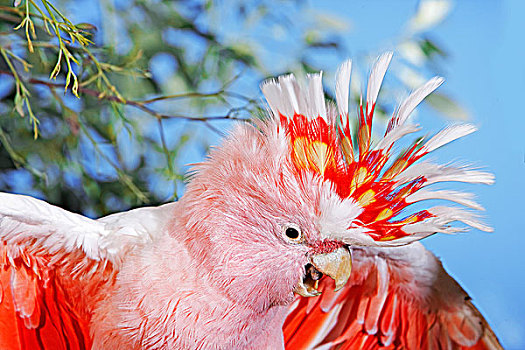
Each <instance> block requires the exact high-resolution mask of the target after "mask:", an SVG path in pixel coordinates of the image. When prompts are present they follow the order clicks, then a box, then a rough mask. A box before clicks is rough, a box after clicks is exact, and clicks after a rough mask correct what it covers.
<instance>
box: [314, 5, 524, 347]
mask: <svg viewBox="0 0 525 350" xmlns="http://www.w3.org/2000/svg"><path fill="white" fill-rule="evenodd" d="M321 3H322V4H321ZM416 4H417V3H416V2H415V1H400V2H395V4H394V2H390V1H367V2H364V1H362V2H347V1H339V2H330V1H327V2H314V3H313V5H314V7H315V6H319V7H320V8H322V9H323V10H325V11H330V12H332V13H337V14H338V16H340V17H346V16H347V17H348V18H349V19H351V20H352V23H353V28H354V32H353V33H351V35H349V37H348V41H347V43H348V45H349V47H356V48H359V50H362V49H364V50H372V51H374V50H380V49H381V48H383V47H384V48H391V45H393V44H392V42H391V41H389V40H390V39H391V38H392V37H393V34H394V36H395V35H397V34H396V33H402V31H403V26H404V23H405V22H406V20H407V19H408V17H409V16H410V14H411V13H412V12H413V10H414V7H415V6H416ZM524 10H525V3H524V2H520V1H502V2H499V1H474V0H466V1H458V2H456V3H455V4H454V7H453V9H452V12H451V13H450V15H449V16H448V17H447V19H446V20H445V21H444V22H443V23H441V24H440V25H439V26H437V27H436V28H434V29H433V30H432V32H431V33H430V34H429V35H430V36H431V37H432V38H433V39H434V40H436V41H437V42H439V43H440V44H441V45H442V46H443V47H444V48H445V50H446V51H447V52H448V53H449V55H450V57H449V59H448V60H447V61H446V65H445V67H446V69H445V70H444V72H443V75H444V76H445V78H446V82H445V85H444V86H443V87H442V88H441V89H442V90H441V91H445V92H446V93H449V94H450V95H452V96H454V97H455V98H456V99H457V100H458V101H460V103H461V104H462V105H463V106H465V107H466V108H467V110H468V111H469V112H470V115H471V121H472V122H474V123H475V124H476V125H478V126H479V128H480V130H479V131H478V132H477V133H475V134H474V135H471V136H469V137H467V138H465V139H463V140H460V141H458V142H456V143H454V144H452V145H450V146H448V147H446V148H445V149H444V150H443V151H442V152H441V153H440V159H465V160H469V161H473V162H474V164H476V165H480V166H483V167H485V168H486V169H488V170H490V171H491V172H493V173H495V175H496V184H495V185H493V186H475V187H472V191H474V192H475V193H476V194H477V195H478V198H479V200H480V202H481V203H482V204H483V205H484V206H485V208H486V213H485V216H486V217H487V222H489V223H490V224H491V225H493V226H494V228H495V231H494V233H492V234H486V233H482V232H480V231H476V230H473V231H471V232H469V233H467V234H460V235H455V236H445V235H435V236H433V237H431V238H429V239H427V240H426V241H425V245H426V246H427V247H429V248H430V249H431V250H432V251H433V252H435V253H436V254H437V255H438V256H439V257H440V258H441V259H442V260H443V262H444V265H445V267H446V268H447V270H448V271H449V272H450V273H451V274H452V275H453V276H454V277H455V278H457V279H458V280H459V281H460V283H461V284H462V286H463V287H464V288H465V289H466V290H467V292H469V293H470V294H471V296H472V297H473V299H474V302H475V304H476V305H477V306H478V307H479V308H480V309H481V311H482V312H483V314H484V315H485V316H486V318H487V319H488V321H489V323H490V324H491V325H492V327H493V328H494V329H495V331H496V333H497V335H498V336H499V337H500V339H501V341H502V342H503V344H504V346H505V348H508V349H525V298H523V291H524V287H525V282H524V279H523V277H525V272H524V269H525V260H524V253H523V249H522V247H523V246H524V245H525V235H524V234H525V230H524V228H523V224H522V222H521V220H522V218H523V210H524V209H525V206H524V205H523V198H524V197H525V185H524V182H523V180H524V179H525V177H524V173H525V142H524V136H523V134H524V132H525V122H524V120H525V118H524V116H523V107H522V105H521V103H522V101H523V96H522V91H523V84H524V83H525V70H524V65H523V61H524V59H525V55H524V48H523V33H524V30H525V26H524V25H523V13H525V11H524ZM372 18H373V20H371V19H372ZM422 112H423V113H420V116H421V117H419V116H418V118H419V121H420V122H421V123H422V124H423V125H424V126H429V127H431V128H436V127H439V124H442V123H443V122H446V120H444V119H443V118H441V117H436V116H435V115H432V113H428V114H430V117H427V118H425V117H423V116H422V114H425V113H426V112H428V111H427V109H425V108H422Z"/></svg>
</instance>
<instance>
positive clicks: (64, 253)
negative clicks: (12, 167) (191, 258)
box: [0, 193, 170, 350]
mask: <svg viewBox="0 0 525 350" xmlns="http://www.w3.org/2000/svg"><path fill="white" fill-rule="evenodd" d="M169 206H170V205H166V206H162V207H158V208H141V209H136V210H132V211H129V212H125V213H119V214H114V215H110V216H108V217H105V218H102V219H99V220H92V219H89V218H86V217H84V216H81V215H78V214H74V213H71V212H68V211H66V210H63V209H60V208H58V207H55V206H53V205H50V204H48V203H46V202H43V201H40V200H37V199H34V198H31V197H27V196H22V195H15V194H8V193H0V349H4V350H10V349H86V348H87V349H89V348H91V340H90V335H89V328H88V326H89V320H90V315H91V308H92V306H93V305H94V304H95V303H96V302H97V301H98V300H99V298H102V297H103V295H104V293H103V291H104V288H105V287H106V286H107V284H108V283H111V281H112V279H113V277H114V275H115V273H116V272H117V271H118V268H119V266H120V264H121V260H122V258H123V257H124V255H125V254H126V252H127V251H128V250H129V249H132V248H133V247H134V246H136V245H137V244H140V243H141V242H146V241H148V240H150V239H151V237H150V236H151V235H153V234H155V233H156V232H160V226H161V225H162V224H163V223H165V222H166V221H167V220H168V214H169V212H170V210H169V209H170V207H169Z"/></svg>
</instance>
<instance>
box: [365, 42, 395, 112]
mask: <svg viewBox="0 0 525 350" xmlns="http://www.w3.org/2000/svg"><path fill="white" fill-rule="evenodd" d="M392 55H393V53H392V52H390V51H389V52H385V53H384V54H382V55H381V56H379V58H378V59H377V61H376V63H375V64H374V68H372V72H371V73H370V78H369V79H368V87H367V89H366V104H367V111H366V112H367V114H368V113H369V111H370V110H371V109H372V106H373V105H374V104H375V103H376V100H377V95H379V89H381V84H382V83H383V78H384V77H385V73H386V70H387V69H388V66H389V64H390V61H391V60H392Z"/></svg>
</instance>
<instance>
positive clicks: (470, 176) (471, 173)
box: [395, 162, 494, 185]
mask: <svg viewBox="0 0 525 350" xmlns="http://www.w3.org/2000/svg"><path fill="white" fill-rule="evenodd" d="M420 176H424V177H425V179H426V180H427V182H426V183H425V184H426V185H431V184H434V183H437V182H445V181H457V182H466V183H477V184H487V185H491V184H493V183H494V175H493V174H491V173H488V172H485V171H480V170H476V169H473V168H469V166H468V165H457V166H451V165H440V164H434V163H430V162H421V163H416V164H413V165H412V166H410V167H409V168H407V169H406V170H404V171H403V172H401V173H400V174H399V175H398V176H396V178H395V179H396V180H397V181H399V183H400V184H403V183H407V182H409V181H412V180H415V179H417V178H418V177H420Z"/></svg>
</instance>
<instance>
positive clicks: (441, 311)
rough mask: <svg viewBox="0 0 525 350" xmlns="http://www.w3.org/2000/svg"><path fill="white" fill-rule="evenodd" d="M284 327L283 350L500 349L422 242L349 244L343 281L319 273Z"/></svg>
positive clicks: (464, 297) (456, 286) (479, 318)
mask: <svg viewBox="0 0 525 350" xmlns="http://www.w3.org/2000/svg"><path fill="white" fill-rule="evenodd" d="M321 284H322V285H321V287H320V288H319V290H322V291H323V294H322V295H321V296H320V297H317V298H304V297H301V298H299V299H298V300H296V302H295V303H294V304H293V306H292V308H291V310H290V314H289V315H288V317H287V319H286V321H285V323H284V326H283V331H284V338H285V343H286V347H287V348H289V349H313V348H317V349H332V348H335V349H409V350H410V349H418V350H419V349H502V347H501V345H500V344H499V342H498V339H497V338H496V336H495V335H494V333H493V331H492V330H491V329H490V327H489V325H488V324H487V322H486V321H485V319H484V318H483V316H482V315H481V314H480V312H479V311H478V310H477V309H476V307H475V306H474V305H473V304H472V302H471V301H470V297H469V296H468V295H467V293H466V292H465V291H464V290H463V289H462V288H461V287H460V286H459V284H458V283H457V282H456V281H455V280H454V279H453V278H452V277H450V276H449V275H448V274H447V272H446V271H445V270H444V269H443V266H442V265H441V262H440V261H439V260H438V259H437V258H436V257H435V256H434V255H433V254H432V253H431V252H429V251H428V250H426V249H425V248H424V247H423V245H422V244H420V243H417V242H416V243H412V244H410V245H408V246H403V247H392V248H354V249H353V269H352V275H351V277H350V280H349V281H348V283H347V285H346V286H345V287H344V288H343V289H342V290H340V291H339V292H334V291H333V289H334V286H333V281H332V280H331V279H329V278H325V279H323V280H322V281H321Z"/></svg>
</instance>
